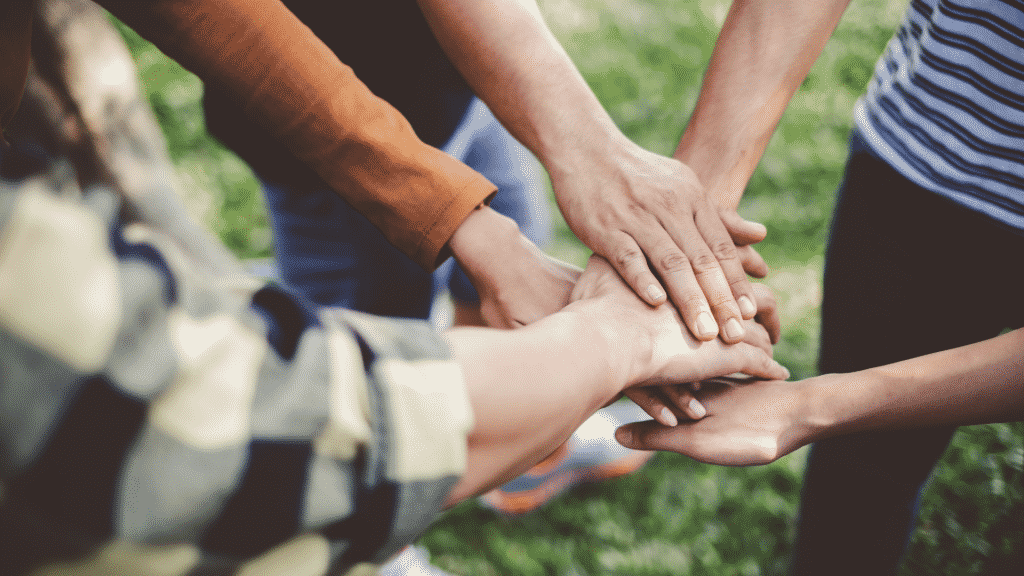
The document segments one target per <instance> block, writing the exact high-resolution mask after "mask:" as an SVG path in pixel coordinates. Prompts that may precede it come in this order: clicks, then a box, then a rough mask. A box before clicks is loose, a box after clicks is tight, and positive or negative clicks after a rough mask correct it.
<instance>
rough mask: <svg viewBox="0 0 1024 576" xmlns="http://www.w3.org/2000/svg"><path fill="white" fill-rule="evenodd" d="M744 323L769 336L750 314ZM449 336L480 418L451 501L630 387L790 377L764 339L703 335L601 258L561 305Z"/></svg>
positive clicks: (543, 449) (521, 463) (540, 454)
mask: <svg viewBox="0 0 1024 576" xmlns="http://www.w3.org/2000/svg"><path fill="white" fill-rule="evenodd" d="M747 330H748V332H749V333H751V334H757V333H760V336H759V337H758V338H757V339H759V340H760V341H767V339H768V336H767V333H766V331H765V330H764V328H762V327H760V326H759V325H757V324H756V323H754V322H753V321H751V322H750V323H749V324H748V326H747ZM446 337H447V340H448V342H449V344H450V345H451V347H452V350H453V352H454V354H455V357H456V359H457V360H459V362H460V363H461V365H462V369H463V373H464V375H465V380H466V384H467V388H468V390H469V396H470V401H471V403H472V405H473V410H474V414H475V418H476V427H475V428H474V430H473V431H472V433H471V435H470V438H469V468H468V470H467V472H466V474H465V475H464V477H463V478H462V480H461V481H460V482H459V484H458V485H457V486H456V487H455V488H454V489H453V491H452V493H451V496H450V503H454V502H457V501H459V500H461V499H463V498H466V497H468V496H471V495H473V494H477V493H480V492H481V491H484V490H486V489H489V488H491V487H494V486H497V485H500V484H502V483H504V482H505V481H507V480H509V479H511V478H514V477H515V476H516V475H518V474H519V473H521V472H523V471H525V470H526V469H528V468H529V467H530V466H532V465H533V464H535V463H536V462H538V461H540V460H541V459H542V458H544V457H545V456H547V455H548V454H550V453H551V452H552V451H553V450H554V449H555V448H556V447H557V446H558V445H559V444H561V443H562V442H564V441H565V440H566V439H567V438H568V437H569V435H570V434H571V433H572V431H573V430H575V429H576V428H577V427H579V425H580V424H581V423H582V422H583V421H584V420H585V419H586V418H587V417H589V416H590V415H591V414H593V413H594V412H595V411H596V410H597V409H598V408H600V407H601V406H603V405H605V404H607V403H608V402H610V401H611V400H613V399H614V398H615V397H616V396H618V395H619V394H620V393H621V392H623V391H624V390H626V389H627V388H631V387H635V386H643V385H657V384H662V383H664V382H666V381H671V382H679V381H687V382H689V381H695V380H701V379H703V378H706V377H709V376H711V375H721V374H731V373H734V372H747V373H751V374H754V375H757V376H759V377H769V378H783V377H785V376H786V371H785V369H784V368H783V367H782V366H780V365H779V364H778V363H776V362H775V361H774V360H772V359H771V357H770V356H769V354H768V353H766V352H765V350H764V349H763V348H762V347H761V346H758V345H755V344H749V343H746V342H741V343H739V344H734V345H728V344H725V343H723V342H722V341H721V340H717V339H716V340H713V341H710V342H702V341H699V340H696V339H695V338H693V337H692V336H691V335H690V334H689V332H688V331H687V330H685V328H684V326H683V325H682V324H681V322H680V317H679V314H678V313H677V312H676V311H675V310H674V309H673V308H671V307H669V306H660V307H651V306H649V305H647V304H646V303H644V302H642V301H641V300H640V299H639V298H637V297H636V295H635V294H633V292H632V291H631V290H630V288H629V287H628V286H627V285H626V284H625V283H624V282H623V281H622V279H621V278H620V277H619V275H618V274H617V273H616V272H615V270H614V269H613V268H612V267H611V265H610V264H609V263H608V262H607V261H605V260H604V259H602V258H600V257H596V256H595V257H592V258H591V260H590V262H589V264H588V266H587V269H586V271H584V273H583V275H582V276H581V277H580V280H579V283H578V284H577V286H576V290H575V292H574V293H573V303H572V304H570V305H569V306H567V307H566V308H565V309H564V310H563V311H561V312H558V313H556V314H552V315H551V316H549V317H547V318H544V319H542V320H540V321H538V322H536V323H533V324H531V325H529V326H526V327H524V328H521V329H519V330H512V331H506V330H494V329H486V328H459V329H453V330H450V331H448V332H447V333H446ZM751 338H752V339H754V337H753V336H751Z"/></svg>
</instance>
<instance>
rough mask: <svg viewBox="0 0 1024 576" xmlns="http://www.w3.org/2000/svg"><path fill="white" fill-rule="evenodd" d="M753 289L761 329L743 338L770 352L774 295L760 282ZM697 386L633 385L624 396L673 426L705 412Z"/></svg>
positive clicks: (776, 330) (776, 326) (775, 325)
mask: <svg viewBox="0 0 1024 576" xmlns="http://www.w3.org/2000/svg"><path fill="white" fill-rule="evenodd" d="M754 292H755V294H756V296H757V304H758V310H757V316H755V318H754V319H755V321H756V322H757V323H758V324H760V325H761V326H762V327H763V328H764V330H763V331H757V332H755V333H753V334H751V335H748V337H747V342H749V343H752V344H754V345H756V346H758V347H760V348H761V349H762V350H764V351H765V352H766V353H767V354H769V355H771V353H772V345H773V344H775V343H777V342H778V341H779V337H780V336H781V333H782V326H781V322H780V320H779V314H778V306H777V305H776V302H775V296H774V295H773V294H772V293H771V291H770V290H768V288H767V287H765V286H764V285H761V284H754ZM701 386H702V384H701V383H700V382H692V383H690V384H688V385H679V384H675V383H673V384H670V385H665V386H658V387H647V388H635V389H633V390H629V391H627V392H626V393H625V396H626V397H627V398H629V399H630V400H632V401H633V402H635V403H636V404H637V405H638V406H640V407H641V408H643V409H644V411H645V412H647V414H649V415H650V416H651V418H654V419H655V420H656V421H658V422H659V423H661V424H663V425H665V426H675V425H676V424H678V423H679V422H680V421H682V420H697V419H700V418H703V417H704V416H705V415H706V414H707V409H706V408H705V407H704V406H703V404H701V402H700V401H699V400H697V398H696V397H695V395H694V392H695V391H698V390H700V388H701Z"/></svg>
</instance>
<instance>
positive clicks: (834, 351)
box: [792, 145, 1024, 576]
mask: <svg viewBox="0 0 1024 576" xmlns="http://www.w3.org/2000/svg"><path fill="white" fill-rule="evenodd" d="M851 148H853V149H854V152H853V153H852V154H851V158H850V160H849V162H848V164H847V172H846V177H845V180H844V182H843V184H842V186H841V188H840V197H839V200H838V203H837V207H836V212H835V215H834V219H833V223H832V229H831V236H830V240H829V246H828V251H827V254H826V264H825V281H824V300H823V303H822V339H821V351H820V358H819V369H820V371H821V372H822V373H829V372H850V371H855V370H861V369H864V368H869V367H872V366H878V365H882V364H887V363H891V362H896V361H899V360H904V359H907V358H911V357H915V356H920V355H924V354H928V353H931V352H935V351H939V350H945V349H949V348H954V347H957V346H963V345H966V344H970V343H973V342H977V341H980V340H983V339H986V338H990V337H993V336H995V335H997V334H998V333H999V332H1000V330H1002V328H1004V327H1006V326H1008V325H1010V324H1011V323H1012V322H1013V320H1012V319H1011V317H1012V316H1013V315H1015V314H1016V312H1011V310H1009V309H1008V305H1009V304H1011V303H1012V302H1013V301H1016V300H1019V298H1010V297H1009V294H1008V293H1007V285H1008V283H1012V284H1015V285H1016V286H1018V287H1019V286H1020V284H1019V281H1020V270H1019V267H1017V266H1015V265H1014V263H1015V262H1018V261H1019V256H1020V254H1021V252H1019V250H1020V249H1021V248H1022V247H1024V246H1022V242H1021V239H1020V238H1019V237H1017V236H1015V235H1013V234H1010V233H1008V232H1007V231H1005V230H1002V229H1000V228H998V227H996V226H995V225H993V224H992V223H991V222H989V221H987V220H986V219H984V218H983V217H980V216H978V215H977V214H975V213H973V212H971V211H968V210H966V209H964V208H962V207H959V206H956V205H954V204H952V203H951V202H948V201H947V200H945V199H943V198H941V197H939V196H937V195H935V194H933V193H930V192H928V191H926V190H923V189H920V188H918V187H917V186H914V185H913V184H911V183H910V182H908V181H906V180H905V179H904V178H903V177H902V176H900V175H899V174H898V173H896V172H895V171H893V170H892V169H891V168H890V167H889V166H888V165H887V164H885V163H884V162H882V161H881V160H879V159H878V158H876V157H874V156H873V155H871V154H870V153H868V152H865V151H863V150H860V151H858V150H857V148H858V147H857V146H856V145H853V146H851ZM1015 250H1018V251H1017V252H1016V255H1015V256H1014V251H1015ZM1008 256H1013V257H1010V258H1008ZM1008 267H1012V268H1014V269H1011V270H1007V268H1008ZM954 430H955V429H954V428H937V429H924V430H912V431H899V432H879V433H872V434H861V435H853V436H847V437H842V438H835V439H831V440H828V441H824V442H819V443H817V444H815V445H814V447H813V448H812V451H811V456H810V459H809V461H808V468H807V472H806V476H805V479H804V491H803V496H802V501H801V511H800V521H799V524H798V533H797V541H796V549H795V551H794V558H793V568H792V573H793V574H798V575H812V574H813V575H821V574H829V575H834V574H859V575H864V574H871V575H872V576H875V575H886V574H894V573H895V572H896V570H897V569H898V567H899V563H900V560H901V558H902V555H903V553H904V550H905V549H906V545H907V543H908V540H909V536H910V533H911V530H912V529H913V524H914V519H915V516H916V508H917V500H918V495H919V493H920V492H921V489H922V487H923V485H924V483H925V482H926V480H927V478H928V476H929V474H930V472H931V469H932V467H933V466H934V464H935V462H936V461H937V460H938V459H939V458H940V457H941V455H942V453H943V452H944V450H945V448H946V446H947V444H948V443H949V440H950V438H951V437H952V433H953V432H954Z"/></svg>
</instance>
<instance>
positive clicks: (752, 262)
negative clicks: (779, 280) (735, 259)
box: [736, 246, 769, 278]
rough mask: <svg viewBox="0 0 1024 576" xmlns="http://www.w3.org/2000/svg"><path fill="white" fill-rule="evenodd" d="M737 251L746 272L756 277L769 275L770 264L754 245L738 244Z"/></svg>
mask: <svg viewBox="0 0 1024 576" xmlns="http://www.w3.org/2000/svg"><path fill="white" fill-rule="evenodd" d="M736 253H737V254H739V257H740V264H742V265H743V271H744V272H746V273H747V274H749V275H751V276H753V277H754V278H764V277H765V276H767V275H768V272H769V269H768V264H766V263H765V261H764V258H762V257H761V255H760V254H759V253H758V252H757V250H754V248H753V247H751V246H737V247H736Z"/></svg>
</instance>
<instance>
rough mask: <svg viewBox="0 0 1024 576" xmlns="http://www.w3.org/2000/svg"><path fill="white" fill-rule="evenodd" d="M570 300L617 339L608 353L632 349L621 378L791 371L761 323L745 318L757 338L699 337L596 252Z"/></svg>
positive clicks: (649, 380) (654, 380)
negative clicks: (636, 289)
mask: <svg viewBox="0 0 1024 576" xmlns="http://www.w3.org/2000/svg"><path fill="white" fill-rule="evenodd" d="M572 300H573V304H572V305H570V308H571V309H576V310H579V311H580V312H582V313H585V314H588V315H589V318H590V321H591V323H592V324H593V325H594V326H597V327H599V328H600V329H603V330H606V331H607V333H608V334H609V337H608V341H610V342H619V343H621V347H619V348H615V349H612V350H610V351H609V352H610V353H612V354H623V355H626V354H630V355H631V357H632V359H633V362H632V363H631V367H630V368H629V370H628V375H627V376H626V377H625V379H624V381H625V382H627V383H628V384H629V385H632V386H636V385H645V386H651V385H659V384H666V383H670V382H671V383H675V382H694V381H699V380H704V379H706V378H711V377H714V376H721V375H726V374H732V373H735V372H743V373H747V374H752V375H755V376H757V377H760V378H774V379H784V378H788V376H789V373H788V372H787V371H786V369H785V368H783V367H782V366H781V365H779V364H778V363H777V362H775V361H774V360H772V358H771V355H770V349H771V347H770V344H769V335H768V333H767V332H766V331H765V330H764V328H763V327H762V326H761V325H759V324H757V323H754V322H750V323H749V324H748V332H750V333H751V335H750V336H748V337H749V338H751V339H752V341H755V342H756V344H750V343H747V342H740V343H737V344H732V345H730V344H725V343H724V342H722V341H721V340H718V339H715V340H712V341H710V342H702V341H700V340H697V339H696V338H694V337H693V336H692V335H691V334H690V332H689V331H688V330H687V329H686V327H685V326H684V325H683V324H682V321H681V319H680V317H679V314H678V312H677V311H676V310H675V309H674V308H672V307H671V306H657V307H652V306H650V305H648V304H646V303H645V302H643V301H642V300H640V299H639V298H637V297H636V295H635V294H633V292H632V291H631V290H630V289H629V287H628V286H627V285H626V284H625V283H624V282H623V280H622V279H621V278H620V277H619V275H618V273H617V272H616V271H615V270H614V269H613V268H612V267H611V265H610V264H609V263H608V261H607V260H605V259H604V258H601V257H600V256H597V255H594V256H591V258H590V261H589V262H588V263H587V269H586V270H585V271H584V272H583V275H582V276H580V278H579V281H578V283H577V284H576V289H575V290H574V291H573V293H572ZM570 308H567V310H568V309H570ZM766 348H767V350H768V351H766Z"/></svg>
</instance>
